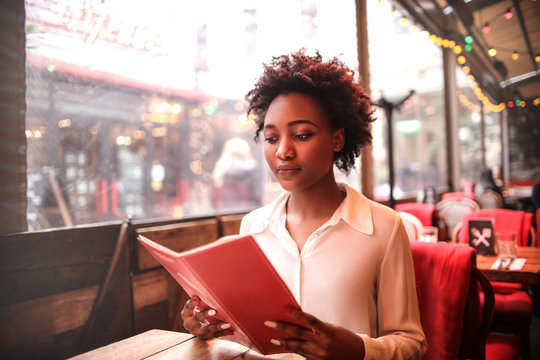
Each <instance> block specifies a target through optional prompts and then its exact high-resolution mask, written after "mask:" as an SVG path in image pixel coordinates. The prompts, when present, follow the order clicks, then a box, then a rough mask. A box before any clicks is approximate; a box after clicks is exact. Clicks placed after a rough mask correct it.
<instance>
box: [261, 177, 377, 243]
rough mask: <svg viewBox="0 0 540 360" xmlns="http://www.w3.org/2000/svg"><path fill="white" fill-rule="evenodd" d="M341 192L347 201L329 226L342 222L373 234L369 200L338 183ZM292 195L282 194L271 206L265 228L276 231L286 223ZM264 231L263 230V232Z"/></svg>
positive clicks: (336, 212) (337, 210) (342, 204)
mask: <svg viewBox="0 0 540 360" xmlns="http://www.w3.org/2000/svg"><path fill="white" fill-rule="evenodd" d="M338 186H339V187H340V189H341V190H343V191H345V192H346V196H345V199H344V200H343V201H342V202H341V204H340V205H339V206H338V208H337V209H336V211H335V212H334V214H333V215H332V217H331V218H330V220H328V222H327V225H328V226H332V225H337V224H338V223H339V221H340V220H343V221H344V222H346V223H347V224H348V225H349V226H351V227H352V228H353V229H355V230H357V231H359V232H361V233H364V234H366V235H372V234H373V217H372V213H371V207H370V205H369V200H368V198H366V197H365V196H364V195H362V194H360V193H359V192H358V191H356V190H355V189H353V188H352V187H350V186H349V185H347V184H342V183H338ZM289 196H290V193H289V192H287V191H284V192H282V193H281V194H280V195H279V196H278V197H277V198H276V200H274V202H273V203H272V204H270V205H269V207H268V210H269V215H270V216H269V219H268V221H264V224H260V225H262V227H263V228H266V227H268V226H270V228H271V229H272V230H274V231H275V230H276V229H278V228H279V227H280V225H283V224H284V222H285V205H286V204H287V200H288V199H289ZM262 230H263V229H261V231H262Z"/></svg>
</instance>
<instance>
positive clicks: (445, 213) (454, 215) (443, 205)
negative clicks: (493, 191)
mask: <svg viewBox="0 0 540 360" xmlns="http://www.w3.org/2000/svg"><path fill="white" fill-rule="evenodd" d="M435 210H436V211H437V214H438V217H440V219H442V221H443V222H444V224H445V226H446V230H447V234H448V237H447V239H445V240H451V235H452V234H453V232H454V228H455V227H456V225H457V224H459V222H460V221H461V216H462V215H463V214H464V213H468V212H471V211H475V210H480V206H479V205H478V203H477V202H476V201H474V200H471V199H469V198H466V197H455V198H448V199H446V200H441V201H439V202H438V203H437V205H435Z"/></svg>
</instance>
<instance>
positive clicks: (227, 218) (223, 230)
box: [218, 214, 245, 236]
mask: <svg viewBox="0 0 540 360" xmlns="http://www.w3.org/2000/svg"><path fill="white" fill-rule="evenodd" d="M244 215H245V214H232V215H222V216H218V221H219V229H220V236H226V235H235V234H238V233H239V232H240V223H241V222H242V218H243V217H244Z"/></svg>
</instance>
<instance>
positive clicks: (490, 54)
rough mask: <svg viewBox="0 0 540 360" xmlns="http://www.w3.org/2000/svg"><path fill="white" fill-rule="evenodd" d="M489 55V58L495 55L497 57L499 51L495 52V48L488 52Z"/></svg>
mask: <svg viewBox="0 0 540 360" xmlns="http://www.w3.org/2000/svg"><path fill="white" fill-rule="evenodd" d="M488 54H489V56H491V57H493V56H495V55H497V50H495V48H491V49H489V50H488Z"/></svg>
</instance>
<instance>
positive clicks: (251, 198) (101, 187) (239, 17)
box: [26, 0, 359, 230]
mask: <svg viewBox="0 0 540 360" xmlns="http://www.w3.org/2000/svg"><path fill="white" fill-rule="evenodd" d="M354 6H355V3H354V1H352V0H350V1H340V2H328V1H324V0H277V1H272V2H268V1H262V0H261V1H250V2H226V1H219V0H205V1H177V0H157V1H128V0H105V1H100V0H55V1H52V0H48V1H32V0H27V1H26V16H27V19H26V20H27V21H26V32H27V92H26V96H27V99H26V100H27V118H26V135H27V139H28V152H27V154H28V155H27V157H28V171H27V174H28V175H27V176H28V199H29V206H28V224H29V230H38V229H43V228H50V227H59V226H70V225H77V224H89V223H95V222H101V221H112V220H118V219H125V218H127V217H128V216H132V217H134V218H135V219H141V218H144V219H150V218H168V217H183V216H190V215H199V214H206V213H212V212H216V211H240V210H248V209H251V208H253V207H255V206H258V205H260V204H261V203H266V202H269V201H270V200H272V199H273V198H274V197H275V195H276V194H277V193H278V192H279V191H280V189H279V186H278V185H277V183H276V182H275V181H274V180H273V179H272V177H271V175H270V174H269V173H268V172H267V171H266V166H265V164H264V163H263V159H262V154H261V147H260V145H257V144H255V143H254V142H253V140H252V138H253V134H254V131H253V130H254V129H253V126H252V124H250V123H249V121H248V120H247V119H246V116H245V112H246V104H245V102H244V95H245V93H247V91H248V90H249V89H250V87H251V85H252V84H253V82H254V80H255V79H256V78H257V76H258V75H259V74H260V71H261V63H262V62H264V61H268V60H269V59H270V58H271V56H274V55H279V54H283V53H287V52H291V51H295V50H297V49H299V48H301V47H306V48H308V49H310V50H312V49H315V48H317V49H319V50H320V51H321V53H322V54H323V56H325V57H330V56H340V58H341V59H342V60H343V61H344V62H345V63H347V64H348V65H349V66H350V67H352V68H357V50H356V49H357V40H356V15H355V7H354ZM337 39H339V41H336V40H337ZM234 159H240V160H241V161H240V162H239V163H238V164H237V163H236V162H234V161H233V160H234ZM233 163H234V166H233ZM229 171H230V172H229ZM242 171H244V173H242ZM235 174H236V175H235ZM239 174H243V175H239ZM238 179H249V182H247V183H246V182H241V181H237V180H238ZM344 179H345V181H349V182H352V183H353V184H354V185H356V186H357V187H359V183H357V181H359V180H358V175H357V173H352V174H350V175H349V177H348V178H344Z"/></svg>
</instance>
